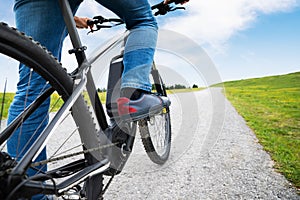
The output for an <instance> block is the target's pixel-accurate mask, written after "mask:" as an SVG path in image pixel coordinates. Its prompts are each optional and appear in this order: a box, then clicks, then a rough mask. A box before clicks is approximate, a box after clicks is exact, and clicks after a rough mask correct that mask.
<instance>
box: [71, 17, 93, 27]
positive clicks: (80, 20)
mask: <svg viewBox="0 0 300 200" xmlns="http://www.w3.org/2000/svg"><path fill="white" fill-rule="evenodd" d="M74 20H75V23H76V27H77V28H89V27H90V28H93V26H88V25H87V21H88V20H92V19H90V18H87V17H77V16H74Z"/></svg>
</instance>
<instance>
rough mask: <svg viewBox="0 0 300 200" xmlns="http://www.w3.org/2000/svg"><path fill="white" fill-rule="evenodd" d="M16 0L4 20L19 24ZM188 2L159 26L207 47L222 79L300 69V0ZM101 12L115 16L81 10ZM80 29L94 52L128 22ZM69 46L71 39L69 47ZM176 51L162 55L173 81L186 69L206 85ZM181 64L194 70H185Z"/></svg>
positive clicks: (5, 7) (0, 7) (1, 65)
mask: <svg viewBox="0 0 300 200" xmlns="http://www.w3.org/2000/svg"><path fill="white" fill-rule="evenodd" d="M158 2H160V1H157V0H150V3H151V4H154V3H158ZM12 3H13V1H6V0H1V1H0V21H5V22H6V23H8V24H9V25H11V26H14V17H13V10H12ZM185 7H186V10H185V11H183V10H178V11H175V12H173V13H170V14H168V15H166V16H160V17H158V18H157V21H158V24H159V27H160V29H161V30H170V31H173V32H175V33H178V34H180V35H182V36H184V37H185V38H188V39H189V40H190V41H193V42H194V43H195V44H197V45H198V47H199V48H201V49H203V50H204V51H205V53H206V56H207V58H209V59H210V61H211V62H212V63H213V64H214V68H215V71H216V72H217V73H218V75H219V78H220V80H221V81H229V80H240V79H246V78H254V77H263V76H269V75H280V74H286V73H291V72H296V71H300V0H251V1H249V0H227V1H219V0H210V1H202V0H190V2H189V3H187V4H185ZM99 14H101V15H103V16H106V17H114V14H113V13H111V12H110V11H108V10H106V9H104V8H103V7H101V6H100V5H98V4H97V3H95V2H94V1H93V0H85V1H84V3H83V4H82V5H81V7H80V8H79V10H78V12H77V15H78V16H87V17H93V16H95V15H99ZM79 32H80V35H81V36H82V43H83V44H86V45H87V46H88V51H87V53H88V54H89V53H92V52H93V49H95V48H97V46H99V45H100V44H101V43H102V42H104V41H105V40H107V39H108V38H110V37H111V35H112V34H115V33H121V32H124V27H120V28H117V29H114V30H105V31H101V33H95V34H94V35H93V36H92V37H91V36H90V35H89V36H87V34H86V33H87V31H86V30H80V31H79ZM178 36H179V35H178ZM95 41H99V42H95ZM182 45H183V43H180V42H177V43H174V48H175V46H179V47H180V46H182ZM70 47H71V46H70V42H69V41H68V40H67V41H66V42H65V45H64V49H69V48H70ZM176 48H177V47H176ZM196 52H199V51H195V52H193V48H191V51H190V53H191V54H193V53H194V54H195V55H193V56H196V57H197V56H199V54H196ZM175 53H176V52H175ZM175 53H174V54H173V55H169V56H166V55H165V56H163V57H160V59H161V58H165V60H169V61H170V63H168V62H167V61H165V62H163V65H164V66H167V67H168V69H170V68H171V65H172V67H173V69H174V70H173V71H174V72H172V73H169V76H170V77H173V80H172V78H170V84H171V83H173V82H174V81H175V79H178V77H179V76H178V75H181V76H182V77H183V79H185V80H191V81H187V84H192V83H196V84H200V85H201V84H202V82H201V81H200V80H199V81H198V80H197V79H203V80H205V79H206V78H205V76H206V73H205V72H200V73H201V74H200V75H199V76H198V77H197V76H195V77H194V78H192V77H193V76H192V75H193V74H194V73H193V72H192V70H188V69H192V68H193V67H194V68H195V66H194V65H193V63H191V62H189V60H188V59H185V58H183V57H181V58H178V59H179V60H178V62H174V60H176V59H173V58H171V57H172V56H174V55H175ZM176 56H177V57H180V56H178V55H177V54H176V55H175V57H176ZM70 60H71V59H70V57H68V55H67V54H66V53H64V54H63V61H62V63H63V64H65V65H66V66H71V65H74V64H73V63H72V62H71V61H70ZM171 61H173V62H171ZM182 62H186V64H183V63H182ZM176 63H177V64H176ZM7 65H10V66H12V65H14V66H16V65H17V64H16V63H14V62H13V61H11V60H10V59H7V58H3V57H0V70H1V75H0V90H2V88H3V87H4V86H3V85H4V81H5V79H6V78H7V79H8V80H9V83H8V84H9V85H10V86H9V89H8V90H13V88H14V85H15V83H14V81H10V80H11V79H15V80H16V79H17V73H18V72H17V71H18V70H17V67H14V68H13V67H10V68H9V70H8V68H7ZM176 65H178V66H176ZM179 65H180V66H181V68H184V69H187V70H185V71H187V72H189V73H187V74H184V73H183V72H181V71H180V70H179V68H180V66H179ZM196 68H197V67H196ZM177 69H178V70H177ZM202 70H203V69H202ZM176 74H177V75H176ZM189 74H190V75H189ZM12 77H14V78H12ZM204 82H205V81H204ZM206 82H207V81H206Z"/></svg>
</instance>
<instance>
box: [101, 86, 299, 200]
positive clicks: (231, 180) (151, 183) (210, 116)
mask: <svg viewBox="0 0 300 200" xmlns="http://www.w3.org/2000/svg"><path fill="white" fill-rule="evenodd" d="M195 99H196V100H195ZM179 104H181V106H180V105H179ZM196 104H197V105H196ZM183 105H186V106H183ZM197 107H198V108H197ZM175 108H176V111H175ZM172 111H173V112H172V124H173V131H174V138H173V143H172V145H173V147H172V152H171V156H170V159H169V161H168V162H167V163H166V164H165V165H164V166H157V165H155V164H153V163H151V162H150V161H149V159H148V158H147V156H146V155H145V153H144V152H145V151H144V150H143V148H142V146H141V144H140V142H139V141H140V140H137V143H136V146H135V149H134V152H133V153H132V156H131V157H130V160H129V161H128V163H127V165H126V167H125V169H124V171H123V172H122V173H121V175H119V176H117V177H116V178H115V179H114V181H113V183H112V184H111V187H110V188H109V189H108V191H107V193H106V195H105V198H106V199H178V200H179V199H268V200H269V199H300V196H299V195H297V194H296V190H295V189H293V188H292V187H291V185H290V184H289V183H288V182H287V180H286V179H285V178H284V177H283V176H282V175H281V174H279V173H277V172H276V171H275V170H274V169H273V164H274V163H273V161H272V160H271V159H270V156H269V155H268V154H267V153H266V152H265V151H263V149H262V146H261V145H260V144H259V143H258V141H257V138H256V137H255V135H254V133H253V132H252V131H251V130H250V129H249V128H248V127H247V125H246V124H245V121H244V120H243V118H242V117H241V116H240V115H238V113H237V112H236V110H235V109H234V108H233V107H232V106H231V104H230V103H229V102H228V101H227V100H225V98H224V96H223V95H222V94H221V90H220V89H212V90H205V91H200V92H196V93H182V94H176V96H172ZM181 116H182V117H181ZM183 118H184V119H183ZM180 120H181V121H180Z"/></svg>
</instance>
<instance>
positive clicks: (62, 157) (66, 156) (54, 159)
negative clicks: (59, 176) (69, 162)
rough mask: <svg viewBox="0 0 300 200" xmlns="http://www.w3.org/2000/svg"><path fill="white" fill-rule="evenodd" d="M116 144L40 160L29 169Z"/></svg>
mask: <svg viewBox="0 0 300 200" xmlns="http://www.w3.org/2000/svg"><path fill="white" fill-rule="evenodd" d="M117 144H119V143H111V144H107V145H103V146H100V147H96V148H92V149H87V150H83V151H78V152H75V153H71V154H67V155H63V156H59V157H55V158H49V159H46V160H42V161H39V162H35V163H32V164H31V165H30V167H37V166H40V165H45V164H48V163H51V162H55V161H59V160H63V159H66V158H71V157H75V156H78V155H81V154H85V153H90V152H93V151H99V150H102V149H105V148H109V147H113V146H115V145H117Z"/></svg>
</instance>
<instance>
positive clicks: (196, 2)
mask: <svg viewBox="0 0 300 200" xmlns="http://www.w3.org/2000/svg"><path fill="white" fill-rule="evenodd" d="M298 5H299V1H297V0H250V1H249V0H229V1H219V0H210V1H202V0H191V1H190V2H189V3H187V4H185V7H186V11H176V12H184V15H182V16H179V17H172V18H167V19H166V21H164V22H165V23H163V26H162V28H166V29H170V30H174V31H177V32H179V33H182V34H185V35H186V36H188V37H190V38H192V39H194V40H196V41H197V42H198V43H200V44H209V45H210V46H211V47H213V48H215V49H219V50H220V48H221V49H222V47H224V45H225V44H226V41H227V40H228V39H229V38H230V37H232V36H233V35H235V34H237V33H238V32H239V31H242V30H245V29H247V28H249V27H251V25H253V23H254V22H255V21H256V20H257V17H258V16H259V15H262V14H270V13H275V12H286V11H289V10H291V9H293V8H294V7H296V6H298Z"/></svg>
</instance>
